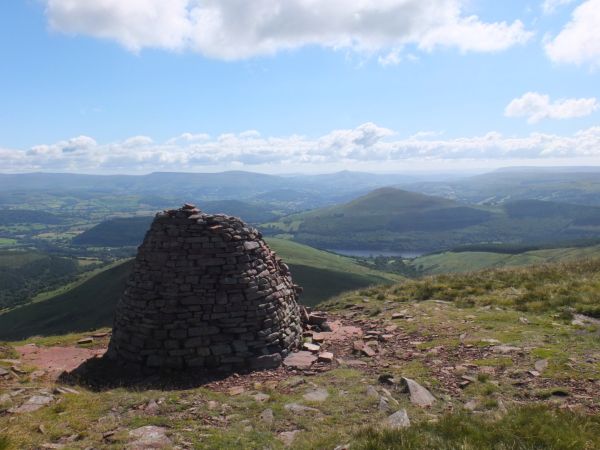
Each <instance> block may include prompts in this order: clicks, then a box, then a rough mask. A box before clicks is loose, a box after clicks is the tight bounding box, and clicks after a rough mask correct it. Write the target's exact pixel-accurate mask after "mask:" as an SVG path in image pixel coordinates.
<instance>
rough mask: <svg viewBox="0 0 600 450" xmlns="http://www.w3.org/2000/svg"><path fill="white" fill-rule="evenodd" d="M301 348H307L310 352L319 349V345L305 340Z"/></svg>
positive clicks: (315, 351)
mask: <svg viewBox="0 0 600 450" xmlns="http://www.w3.org/2000/svg"><path fill="white" fill-rule="evenodd" d="M302 348H303V349H304V350H308V351H309V352H311V353H317V352H318V351H319V350H321V346H319V345H317V344H311V343H310V342H305V343H304V344H303V345H302Z"/></svg>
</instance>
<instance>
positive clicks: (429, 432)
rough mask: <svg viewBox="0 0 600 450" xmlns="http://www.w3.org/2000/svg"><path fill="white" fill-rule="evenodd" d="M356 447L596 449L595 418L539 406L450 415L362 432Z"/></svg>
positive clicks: (599, 426)
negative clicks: (493, 416) (401, 427)
mask: <svg viewBox="0 0 600 450" xmlns="http://www.w3.org/2000/svg"><path fill="white" fill-rule="evenodd" d="M352 448H353V449H356V450H396V449H397V450H418V449H423V450H428V449H436V450H446V449H447V450H450V449H461V450H487V449H489V450H509V449H510V450H517V449H519V450H533V449H547V450H563V449H564V450H567V449H572V450H580V449H590V450H591V449H594V448H600V417H599V416H585V415H578V414H573V413H569V412H565V411H559V410H554V409H549V408H547V407H542V406H528V407H523V408H518V409H512V410H510V411H509V412H508V413H507V414H505V415H503V416H502V417H501V418H500V419H498V420H493V419H492V420H490V418H489V417H481V416H475V415H473V414H467V413H457V414H449V415H446V416H444V417H442V418H441V419H440V420H439V421H437V422H435V423H427V422H422V423H419V424H417V425H414V426H411V427H410V428H407V429H404V430H399V431H380V430H378V429H376V428H369V429H367V430H365V431H362V432H361V433H360V434H359V435H358V436H357V440H356V441H355V442H353V444H352Z"/></svg>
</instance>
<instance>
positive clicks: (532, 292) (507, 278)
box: [388, 259, 600, 317]
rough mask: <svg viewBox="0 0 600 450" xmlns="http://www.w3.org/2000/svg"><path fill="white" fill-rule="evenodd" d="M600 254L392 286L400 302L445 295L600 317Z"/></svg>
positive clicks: (463, 301) (465, 302) (470, 302)
mask: <svg viewBox="0 0 600 450" xmlns="http://www.w3.org/2000/svg"><path fill="white" fill-rule="evenodd" d="M599 273H600V259H594V260H586V261H580V262H570V263H561V264H546V265H541V266H536V267H526V268H511V269H496V270H484V271H480V272H473V273H468V274H454V275H437V276H431V277H425V278H421V279H418V280H411V281H407V282H405V283H403V284H400V285H397V286H395V287H394V288H392V289H391V290H390V291H388V296H389V297H390V298H391V299H392V300H395V301H398V302H408V301H415V300H416V301H425V300H432V299H436V300H445V301H451V302H454V303H455V304H457V305H458V306H465V307H468V306H476V305H477V306H486V305H492V306H505V307H510V308H514V309H516V310H518V311H529V312H545V311H557V312H561V311H566V312H569V311H574V312H578V313H582V314H587V315H590V316H593V317H600V277H599V276H598V274H599Z"/></svg>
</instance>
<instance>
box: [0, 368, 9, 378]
mask: <svg viewBox="0 0 600 450" xmlns="http://www.w3.org/2000/svg"><path fill="white" fill-rule="evenodd" d="M9 375H10V372H9V371H8V370H6V369H3V368H2V367H0V377H8V376H9Z"/></svg>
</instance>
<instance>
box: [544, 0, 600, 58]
mask: <svg viewBox="0 0 600 450" xmlns="http://www.w3.org/2000/svg"><path fill="white" fill-rule="evenodd" d="M599 24H600V0H587V1H585V2H584V3H582V4H581V5H580V6H578V7H577V8H576V9H575V11H573V15H572V17H571V21H570V22H569V23H567V24H566V25H565V26H564V28H563V29H562V30H561V31H560V33H559V34H558V35H557V36H556V37H554V38H553V39H551V40H549V41H548V42H547V43H546V46H545V49H546V54H547V55H548V56H549V57H550V59H551V60H552V61H554V62H557V63H565V64H577V65H582V64H590V65H591V66H592V67H594V68H597V67H599V66H600V26H599Z"/></svg>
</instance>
